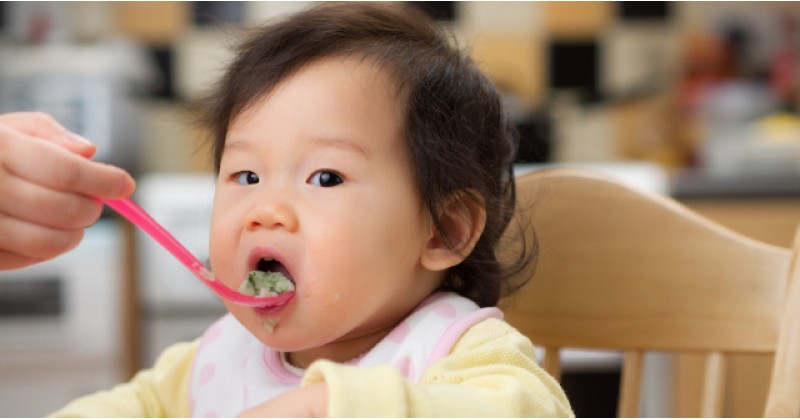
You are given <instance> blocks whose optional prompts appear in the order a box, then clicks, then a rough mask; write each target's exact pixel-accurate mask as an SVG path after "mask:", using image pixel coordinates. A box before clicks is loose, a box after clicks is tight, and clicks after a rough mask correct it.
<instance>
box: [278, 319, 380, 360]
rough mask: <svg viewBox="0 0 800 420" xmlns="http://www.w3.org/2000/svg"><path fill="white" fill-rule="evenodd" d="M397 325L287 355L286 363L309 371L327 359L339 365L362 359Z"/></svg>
mask: <svg viewBox="0 0 800 420" xmlns="http://www.w3.org/2000/svg"><path fill="white" fill-rule="evenodd" d="M394 327H395V325H390V326H388V327H386V328H382V329H380V330H376V331H373V332H370V333H369V334H364V335H360V336H358V337H352V338H345V339H342V340H338V341H335V342H333V343H328V344H326V345H324V346H322V347H316V348H313V349H308V350H301V351H295V352H291V353H286V361H288V362H289V364H291V365H292V366H295V367H298V368H301V369H307V368H308V367H309V366H310V365H311V363H313V362H315V361H317V360H319V359H325V360H330V361H333V362H337V363H346V362H349V361H352V360H355V359H358V358H360V357H361V356H363V355H364V354H365V353H367V352H368V351H369V350H370V349H372V348H373V347H375V345H376V344H378V343H379V342H380V341H381V340H382V339H383V338H384V337H386V335H387V334H389V332H391V331H392V329H393V328H394Z"/></svg>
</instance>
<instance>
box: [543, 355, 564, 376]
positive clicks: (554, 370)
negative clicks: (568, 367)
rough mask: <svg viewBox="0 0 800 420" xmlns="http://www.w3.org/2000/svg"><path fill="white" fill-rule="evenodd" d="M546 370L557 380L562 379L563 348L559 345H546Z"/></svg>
mask: <svg viewBox="0 0 800 420" xmlns="http://www.w3.org/2000/svg"><path fill="white" fill-rule="evenodd" d="M544 370H546V371H547V373H549V374H550V376H552V377H553V378H555V379H556V380H557V381H560V380H561V349H559V348H558V347H545V349H544Z"/></svg>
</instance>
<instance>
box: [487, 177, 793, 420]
mask: <svg viewBox="0 0 800 420" xmlns="http://www.w3.org/2000/svg"><path fill="white" fill-rule="evenodd" d="M517 195H518V206H519V208H518V212H517V219H516V221H517V222H520V223H522V226H523V227H524V230H523V233H524V235H525V236H526V237H527V240H528V242H529V243H530V242H531V241H533V240H534V238H535V240H536V241H537V242H538V247H539V255H538V261H537V263H536V266H535V272H534V274H533V277H532V279H531V281H530V282H529V283H528V284H527V285H526V286H524V287H523V288H522V289H521V290H520V291H519V293H517V294H516V295H515V296H514V297H513V298H511V299H510V300H509V301H508V302H504V304H505V306H506V308H505V309H506V319H507V320H508V321H509V322H510V323H511V324H512V325H514V326H516V327H517V328H518V329H519V330H520V331H521V332H523V333H524V334H526V335H527V336H528V337H530V338H531V340H532V341H533V342H534V344H536V345H537V346H539V347H543V348H544V349H545V359H544V363H543V366H544V368H545V369H547V370H548V371H549V372H550V373H551V374H552V375H554V376H555V377H556V378H559V377H560V359H559V351H560V349H563V348H584V349H615V350H621V351H623V352H624V354H625V357H624V364H623V372H622V383H621V390H620V402H619V406H618V414H619V415H620V416H621V417H635V416H637V415H638V413H639V389H640V386H641V378H642V365H643V355H644V352H646V351H651V350H652V351H666V352H693V353H705V354H707V355H708V356H707V358H708V363H707V364H706V366H707V368H706V371H705V374H704V375H703V376H704V384H703V386H702V389H703V392H704V395H703V397H702V401H703V402H702V404H703V407H702V413H701V415H703V416H710V417H719V416H720V415H721V402H722V390H723V389H724V387H723V386H722V385H723V380H724V379H723V378H724V374H723V366H724V364H723V358H724V356H725V354H727V353H751V354H775V355H776V357H775V360H776V362H775V365H774V368H773V375H772V377H771V384H770V391H769V396H768V402H767V407H766V408H765V414H766V415H769V416H791V417H794V416H797V415H799V414H800V313H799V312H798V311H800V279H798V277H800V274H799V273H798V271H800V270H798V268H797V267H796V266H797V261H798V252H797V250H798V247H800V245H798V243H796V244H795V247H794V250H790V249H786V248H781V247H776V246H772V245H768V244H765V243H762V242H758V241H755V240H752V239H749V238H747V237H744V236H742V235H739V234H737V233H734V232H732V231H730V230H728V229H726V228H723V227H721V226H720V225H717V224H716V223H714V222H711V221H710V220H707V219H705V218H704V217H702V216H700V215H698V214H696V213H694V212H692V211H691V210H689V209H688V208H686V207H684V206H683V205H681V204H680V203H678V202H677V201H674V200H672V199H671V198H669V197H666V196H661V195H658V194H654V193H650V192H647V191H640V190H637V189H634V188H631V187H627V186H625V185H623V184H621V183H619V182H617V181H614V180H612V179H609V178H606V177H604V176H601V175H599V174H595V173H592V172H588V171H586V170H577V169H563V168H561V169H547V170H541V171H537V172H533V173H529V174H526V175H523V176H521V177H519V178H517ZM512 226H518V224H517V223H516V222H515V223H512ZM518 233H519V232H518V231H515V230H514V229H513V228H512V229H509V231H508V232H507V235H506V239H514V235H515V234H518ZM510 243H516V242H513V241H512V242H510ZM513 248H514V247H511V248H506V249H505V251H506V252H507V251H508V249H513ZM501 255H502V251H501ZM790 280H791V281H790Z"/></svg>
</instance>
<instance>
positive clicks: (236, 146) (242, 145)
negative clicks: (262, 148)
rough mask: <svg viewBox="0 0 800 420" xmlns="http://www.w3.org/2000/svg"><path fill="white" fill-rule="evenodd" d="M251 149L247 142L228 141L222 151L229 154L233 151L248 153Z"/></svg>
mask: <svg viewBox="0 0 800 420" xmlns="http://www.w3.org/2000/svg"><path fill="white" fill-rule="evenodd" d="M250 149H251V146H250V144H249V143H248V142H246V141H241V140H228V141H226V142H225V146H223V148H222V150H223V151H225V152H227V151H231V150H241V151H245V152H246V151H248V150H250Z"/></svg>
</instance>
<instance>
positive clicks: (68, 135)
mask: <svg viewBox="0 0 800 420" xmlns="http://www.w3.org/2000/svg"><path fill="white" fill-rule="evenodd" d="M64 138H66V139H67V140H69V141H73V142H77V143H83V144H91V145H94V143H92V142H90V141H89V140H87V139H86V138H84V137H82V136H80V135H78V134H75V133H73V132H71V131H67V132H66V133H65V134H64Z"/></svg>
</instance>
